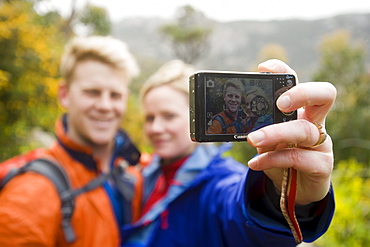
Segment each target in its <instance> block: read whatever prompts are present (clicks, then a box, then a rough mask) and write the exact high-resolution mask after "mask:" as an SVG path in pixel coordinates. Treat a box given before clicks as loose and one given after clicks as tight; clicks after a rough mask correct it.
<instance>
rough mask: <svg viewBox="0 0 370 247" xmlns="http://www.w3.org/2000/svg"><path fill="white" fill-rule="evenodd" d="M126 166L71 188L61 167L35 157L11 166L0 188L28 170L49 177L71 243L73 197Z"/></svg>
mask: <svg viewBox="0 0 370 247" xmlns="http://www.w3.org/2000/svg"><path fill="white" fill-rule="evenodd" d="M127 167H128V164H127V162H123V163H122V164H121V165H119V166H116V167H115V168H114V169H113V170H112V171H111V172H109V173H106V174H105V173H103V174H101V175H100V176H98V177H97V178H95V179H93V180H91V181H90V182H89V183H87V184H86V185H84V186H82V187H80V188H78V189H72V187H71V184H70V181H69V179H68V176H67V174H66V172H65V171H64V169H63V167H61V166H59V165H58V164H56V163H54V162H53V161H51V160H48V159H35V160H33V161H31V162H28V163H27V164H25V165H24V166H22V167H19V168H12V169H11V170H10V171H9V172H8V174H7V175H6V176H5V177H4V178H3V180H2V181H1V184H0V189H2V187H3V186H5V184H6V183H7V182H9V181H10V180H11V179H12V178H13V177H15V176H17V175H20V174H23V173H25V172H29V171H31V172H36V173H38V174H41V175H43V176H45V177H47V178H48V179H50V180H51V181H52V182H53V184H54V185H55V188H56V189H57V191H58V194H59V197H60V200H61V211H62V229H63V234H64V237H65V239H66V242H67V243H73V242H74V241H75V240H76V235H75V233H74V230H73V227H72V225H71V219H72V215H73V211H74V207H75V198H76V197H77V196H78V195H80V194H82V193H85V192H88V191H91V190H94V189H95V188H97V187H99V186H101V185H103V184H104V183H105V181H106V180H107V179H108V178H109V177H111V176H115V177H117V176H118V177H119V176H121V174H122V173H124V172H125V169H126V168H127ZM125 187H127V186H125ZM124 191H125V192H126V194H128V195H126V196H128V197H132V194H133V191H128V189H127V188H126V189H125V190H124Z"/></svg>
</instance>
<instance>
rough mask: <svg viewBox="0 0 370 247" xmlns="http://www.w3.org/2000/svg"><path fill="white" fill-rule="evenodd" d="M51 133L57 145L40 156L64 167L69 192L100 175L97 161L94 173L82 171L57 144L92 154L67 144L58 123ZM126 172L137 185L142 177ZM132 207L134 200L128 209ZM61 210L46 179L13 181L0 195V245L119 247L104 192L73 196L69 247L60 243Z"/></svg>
mask: <svg viewBox="0 0 370 247" xmlns="http://www.w3.org/2000/svg"><path fill="white" fill-rule="evenodd" d="M56 134H57V137H58V140H59V142H56V143H55V144H54V145H53V146H52V147H51V148H49V149H48V150H45V151H44V155H42V156H47V157H49V158H50V157H53V158H54V159H55V160H57V161H58V163H59V164H61V165H62V166H63V167H64V169H65V171H66V173H67V175H68V176H69V179H70V182H71V185H72V187H73V188H79V187H81V186H83V185H85V184H87V183H88V182H89V181H91V180H92V179H94V178H96V177H97V176H98V175H99V174H100V169H99V167H100V165H99V163H98V162H96V163H95V165H96V169H91V168H88V167H86V164H85V165H84V164H82V163H80V162H78V161H77V160H76V159H75V158H73V157H72V156H71V155H70V154H69V153H68V151H67V149H66V148H65V147H63V146H62V145H61V143H63V145H64V146H67V147H68V148H71V149H72V150H73V151H78V152H79V153H80V154H83V155H87V156H86V157H89V155H90V154H91V151H90V150H89V149H88V148H86V147H81V146H78V145H77V144H75V143H73V142H72V141H71V140H69V139H68V138H67V136H66V135H65V133H64V128H63V125H62V123H61V121H59V122H57V125H56ZM90 157H91V156H90ZM130 170H131V171H132V172H133V173H135V174H133V175H134V176H136V177H137V180H136V181H138V180H140V179H141V177H140V174H139V172H136V171H135V169H134V167H130ZM140 181H141V180H140ZM137 199H138V200H140V198H137ZM137 204H138V203H137V202H136V204H135V202H134V204H133V205H137ZM138 209H139V208H135V207H134V208H133V210H134V211H133V212H132V214H133V215H139V212H137V210H138ZM60 210H61V203H60V199H59V195H58V193H57V191H56V189H55V187H54V185H53V184H52V182H51V181H49V180H48V179H47V178H46V177H44V176H42V175H39V174H35V173H32V172H28V173H25V174H23V175H19V176H17V177H15V178H13V179H12V180H10V181H9V183H8V184H6V186H5V187H4V188H3V189H2V190H1V191H0V246H2V247H6V246H38V247H39V246H76V247H77V246H78V247H85V246H86V247H93V246H99V247H101V246H107V247H109V246H114V247H116V246H119V244H120V235H119V227H118V224H117V220H116V218H115V214H114V211H113V208H112V204H111V202H110V199H109V196H108V195H107V193H106V191H105V189H104V188H102V187H99V188H97V189H95V190H93V191H90V192H87V193H83V194H81V195H79V196H78V197H77V198H76V204H75V210H74V213H73V216H72V221H71V224H72V227H73V229H74V232H75V235H76V241H75V242H74V243H72V244H67V243H66V242H65V240H64V235H63V232H62V228H61V211H60Z"/></svg>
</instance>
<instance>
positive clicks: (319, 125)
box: [312, 122, 328, 148]
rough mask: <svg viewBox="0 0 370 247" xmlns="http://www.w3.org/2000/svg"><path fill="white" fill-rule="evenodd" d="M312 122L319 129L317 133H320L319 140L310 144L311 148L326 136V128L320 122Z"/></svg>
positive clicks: (316, 145)
mask: <svg viewBox="0 0 370 247" xmlns="http://www.w3.org/2000/svg"><path fill="white" fill-rule="evenodd" d="M313 124H314V125H315V126H316V127H317V129H318V130H319V134H320V136H319V140H318V141H317V142H316V143H315V144H314V145H313V146H312V148H315V147H318V146H320V145H321V144H323V143H324V142H325V140H326V138H327V137H328V134H327V133H326V130H325V127H324V125H323V124H320V123H317V122H316V123H313Z"/></svg>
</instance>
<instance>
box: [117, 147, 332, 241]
mask: <svg viewBox="0 0 370 247" xmlns="http://www.w3.org/2000/svg"><path fill="white" fill-rule="evenodd" d="M224 151H225V146H221V147H220V148H216V147H215V146H213V145H210V144H205V145H204V144H200V145H199V146H198V147H197V149H196V150H195V152H194V153H193V154H192V155H191V156H190V157H189V158H188V160H187V161H186V162H185V163H184V164H183V165H182V167H180V169H179V171H178V172H177V174H176V175H175V181H176V182H175V183H174V184H173V185H171V187H170V189H169V191H168V194H167V195H166V197H165V198H163V199H162V200H160V201H158V202H157V203H156V204H154V205H153V207H152V208H151V209H150V211H149V212H148V213H146V214H145V215H144V216H143V217H142V219H141V220H139V221H138V222H136V223H135V224H133V225H126V226H125V227H123V228H122V229H121V230H122V232H121V235H122V238H123V239H122V243H123V244H122V246H125V247H134V246H135V247H138V246H153V247H154V246H158V247H164V246H166V247H171V246H176V247H178V246H184V247H197V246H199V247H201V246H202V247H208V246H211V247H218V246H232V247H237V246H243V247H245V246H296V243H295V241H294V239H293V236H292V234H291V232H290V230H289V228H288V225H287V223H286V222H285V220H284V218H283V216H282V214H281V213H280V211H279V210H277V209H276V208H274V207H273V206H272V203H269V200H266V195H265V193H264V189H263V188H264V187H265V186H263V185H262V184H264V183H263V181H265V179H266V176H265V175H264V173H263V172H255V171H252V170H249V169H247V167H246V166H244V165H242V164H240V163H238V162H237V161H235V160H234V159H232V158H225V157H222V153H223V152H224ZM159 174H160V169H159V158H158V157H154V160H153V162H152V163H151V164H150V165H149V166H148V167H146V168H145V169H144V171H143V175H144V179H145V180H144V181H145V182H144V183H145V185H144V200H145V198H147V197H148V195H149V193H150V191H151V189H152V188H153V186H154V184H155V181H156V179H157V178H158V175H159ZM321 204H324V205H323V206H324V207H323V208H324V209H323V211H322V212H321V213H320V215H319V216H316V217H311V218H305V219H302V222H300V223H301V228H302V232H303V236H304V239H305V241H313V240H315V239H316V238H318V237H319V236H321V235H322V234H323V233H324V232H325V231H326V230H327V228H328V226H329V224H330V222H331V219H332V216H333V212H334V197H333V192H332V191H330V193H329V194H328V196H327V197H326V199H325V200H323V203H321Z"/></svg>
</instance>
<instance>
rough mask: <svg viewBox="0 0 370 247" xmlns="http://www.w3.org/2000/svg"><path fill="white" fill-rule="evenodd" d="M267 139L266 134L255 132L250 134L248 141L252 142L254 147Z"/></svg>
mask: <svg viewBox="0 0 370 247" xmlns="http://www.w3.org/2000/svg"><path fill="white" fill-rule="evenodd" d="M264 138H265V134H264V133H263V132H262V131H255V132H252V133H250V134H248V140H250V141H251V142H252V143H253V144H254V145H258V144H259V143H260V142H262V141H263V139H264Z"/></svg>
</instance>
